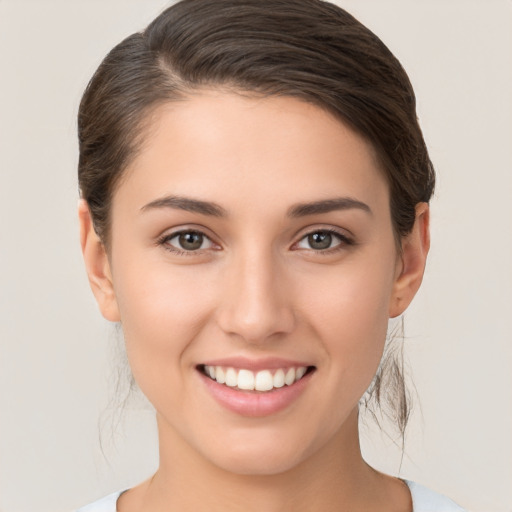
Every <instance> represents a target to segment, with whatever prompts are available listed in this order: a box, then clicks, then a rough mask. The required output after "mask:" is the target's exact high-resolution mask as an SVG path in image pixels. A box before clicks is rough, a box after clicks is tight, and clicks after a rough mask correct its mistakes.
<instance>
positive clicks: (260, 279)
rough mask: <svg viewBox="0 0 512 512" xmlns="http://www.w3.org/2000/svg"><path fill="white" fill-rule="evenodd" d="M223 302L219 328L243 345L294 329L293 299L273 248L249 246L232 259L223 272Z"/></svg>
mask: <svg viewBox="0 0 512 512" xmlns="http://www.w3.org/2000/svg"><path fill="white" fill-rule="evenodd" d="M226 273H227V274H228V275H227V276H226V287H227V288H226V289H225V290H224V291H223V292H221V293H222V294H223V295H224V297H225V299H224V300H223V301H222V303H221V306H220V312H219V324H220V326H221V328H222V329H223V330H224V331H225V332H226V333H229V334H236V335H239V336H241V337H242V338H243V339H245V340H246V341H249V342H252V343H255V342H263V341H265V340H266V339H268V338H269V337H271V336H272V335H275V334H284V333H287V332H290V331H291V330H292V329H293V325H294V315H293V306H292V298H291V296H290V294H289V290H288V288H287V286H286V278H285V275H284V268H283V262H281V261H279V258H277V257H275V256H274V255H273V253H272V248H270V247H266V248H262V247H261V246H260V247H257V246H256V247H255V246H254V245H251V246H249V247H247V248H245V249H244V250H241V251H240V252H239V253H238V254H237V255H233V258H232V261H231V262H230V265H229V268H228V269H226Z"/></svg>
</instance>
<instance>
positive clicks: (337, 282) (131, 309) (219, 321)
mask: <svg viewBox="0 0 512 512" xmlns="http://www.w3.org/2000/svg"><path fill="white" fill-rule="evenodd" d="M111 219H112V229H111V233H112V238H111V247H110V254H109V255H108V260H106V263H105V266H104V279H103V284H101V285H100V286H99V287H100V288H101V287H103V288H105V289H106V288H108V287H109V286H111V288H112V289H111V293H110V294H109V293H107V292H105V290H103V292H101V291H96V295H97V297H99V296H100V295H101V293H104V294H103V296H102V297H103V298H99V302H100V306H101V308H102V310H103V312H104V314H105V316H107V317H108V318H109V319H111V320H114V321H117V320H120V322H121V323H122V327H123V331H124V335H125V340H126V347H127V353H128V358H129V361H130V364H131V367H132V370H133V374H134V377H135V379H136V381H137V382H138V384H139V385H140V387H141V389H142V390H143V392H144V393H145V394H146V396H147V397H148V399H149V400H150V401H151V402H152V404H153V405H154V407H155V408H156V411H157V415H158V422H159V431H160V442H161V444H163V445H166V444H174V445H175V446H181V447H182V449H183V450H185V451H188V452H189V453H193V454H194V456H196V457H199V458H200V459H201V460H205V461H208V462H211V463H213V464H214V465H216V466H218V467H221V468H224V469H227V470H229V471H234V472H238V473H245V474H270V473H276V472H280V471H285V470H287V469H290V468H292V467H294V466H296V465H297V464H300V463H301V462H303V461H305V460H306V459H308V457H312V456H314V455H315V454H316V453H320V452H321V451H322V450H324V449H325V448H326V447H333V446H335V445H336V446H340V445H342V444H343V443H347V442H348V443H349V444H350V442H352V441H354V436H356V435H357V434H356V432H357V425H356V423H357V412H356V411H357V404H358V401H359V399H360V397H361V396H362V394H363V393H364V391H365V389H366V388H367V387H368V385H369V384H370V382H371V380H372V378H373V376H374V374H375V372H376V369H377V367H378V364H379V361H380V357H381V354H382V350H383V345H384V341H385V336H386V330H387V324H388V318H389V316H390V315H391V316H394V315H395V314H398V312H399V311H397V310H396V308H397V307H398V306H396V304H397V303H398V302H397V301H399V300H402V301H403V300H404V299H403V296H404V294H403V289H402V291H401V292H400V286H401V285H400V282H401V280H403V274H404V273H405V267H406V265H405V266H404V263H403V259H402V258H400V257H399V256H398V254H397V250H396V246H395V241H394V237H393V230H392V222H391V217H390V209H389V192H388V187H387V184H386V180H385V178H384V177H383V174H382V172H381V171H380V170H379V168H378V166H377V164H376V160H375V157H374V154H373V152H372V149H371V148H370V146H369V145H368V144H367V143H366V142H365V141H363V140H362V139H361V138H360V137H358V136H357V135H355V134H354V133H353V132H352V131H351V130H350V129H348V128H347V127H345V126H344V125H343V124H341V123H340V122H339V121H338V120H336V119H334V118H333V117H332V116H331V115H330V114H328V113H326V112H324V111H323V110H321V109H319V108H318V107H315V106H312V105H309V104H307V103H304V102H302V101H299V100H297V99H292V98H266V99H261V98H248V97H243V96H241V95H237V94H234V93H230V94H228V93H222V92H215V91H205V92H203V93H201V94H197V95H194V96H191V97H189V98H188V99H187V100H185V101H183V102H179V103H171V104H168V105H165V106H162V107H160V108H159V110H157V112H156V113H155V115H154V116H153V118H152V121H151V126H150V129H148V132H147V138H146V142H145V144H144V146H143V148H142V150H141V151H140V153H139V154H138V155H137V157H136V158H135V159H134V161H133V162H132V163H131V165H130V167H129V168H128V169H127V171H126V174H125V176H124V179H123V180H122V182H121V184H120V186H119V188H118V189H117V190H116V192H115V195H114V198H113V204H112V217H111ZM105 283H107V284H105ZM400 294H402V299H400V297H398V295H400ZM254 388H256V389H254Z"/></svg>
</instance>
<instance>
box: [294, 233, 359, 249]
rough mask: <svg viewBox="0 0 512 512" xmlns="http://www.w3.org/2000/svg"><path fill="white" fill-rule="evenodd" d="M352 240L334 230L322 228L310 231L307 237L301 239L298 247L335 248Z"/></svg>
mask: <svg viewBox="0 0 512 512" xmlns="http://www.w3.org/2000/svg"><path fill="white" fill-rule="evenodd" d="M350 243H351V242H350V240H349V239H348V238H347V237H345V236H343V235H341V234H339V233H336V232H334V231H329V230H325V229H321V230H318V231H313V232H312V233H308V234H307V235H306V236H305V237H303V238H302V239H301V240H299V242H298V244H297V248H298V249H309V250H314V251H326V250H329V249H334V248H336V247H338V246H340V245H342V244H350Z"/></svg>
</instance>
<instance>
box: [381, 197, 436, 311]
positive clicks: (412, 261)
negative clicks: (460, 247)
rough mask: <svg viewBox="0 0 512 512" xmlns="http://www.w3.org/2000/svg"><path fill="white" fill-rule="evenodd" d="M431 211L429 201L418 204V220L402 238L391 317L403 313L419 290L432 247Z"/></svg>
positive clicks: (390, 309)
mask: <svg viewBox="0 0 512 512" xmlns="http://www.w3.org/2000/svg"><path fill="white" fill-rule="evenodd" d="M429 223H430V212H429V207H428V204H427V203H418V205H417V206H416V220H415V221H414V226H413V228H412V231H411V232H410V233H409V234H408V235H407V236H406V237H405V238H403V239H402V253H401V254H400V255H399V258H398V261H397V270H396V278H395V284H394V287H393V293H392V296H391V303H390V307H389V316H390V318H395V317H397V316H399V315H401V314H402V313H403V312H404V311H405V310H406V309H407V307H408V306H409V304H410V303H411V301H412V299H413V298H414V296H415V295H416V292H417V291H418V289H419V287H420V284H421V281H422V280H423V273H424V271H425V263H426V261H427V254H428V250H429V248H430V229H429Z"/></svg>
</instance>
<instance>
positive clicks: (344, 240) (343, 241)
mask: <svg viewBox="0 0 512 512" xmlns="http://www.w3.org/2000/svg"><path fill="white" fill-rule="evenodd" d="M187 233H190V234H192V233H193V234H197V235H201V236H202V237H204V238H205V239H207V240H209V241H210V243H211V244H213V245H215V244H214V242H213V241H212V240H211V238H210V237H209V236H208V235H206V234H205V233H203V232H202V231H199V230H195V229H185V230H182V231H176V232H174V233H170V234H166V235H163V236H161V237H160V238H158V240H157V245H159V246H162V247H163V248H164V249H165V250H167V251H169V252H172V253H173V254H176V255H178V256H197V255H198V254H201V253H203V252H204V251H205V250H208V249H209V248H208V249H202V250H201V249H198V250H189V251H187V250H181V249H178V248H177V247H174V246H173V245H170V244H169V241H170V240H172V239H173V238H176V237H178V236H180V235H183V234H187ZM316 233H324V234H328V235H331V236H334V237H336V238H337V239H338V240H339V243H338V244H336V245H335V246H334V247H330V248H327V249H323V250H322V249H306V250H310V251H312V252H314V253H315V254H321V255H330V254H333V253H336V252H338V251H340V250H343V249H344V248H346V247H348V246H352V245H355V241H354V240H353V239H351V238H349V237H348V236H346V235H345V234H343V233H340V232H339V231H337V230H335V229H328V228H324V229H315V230H312V231H309V232H307V233H305V234H304V235H303V236H302V237H301V238H300V239H299V241H298V242H295V243H294V244H293V246H296V245H298V244H299V243H300V242H301V241H302V240H304V239H305V238H307V237H309V236H311V235H314V234H316Z"/></svg>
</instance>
